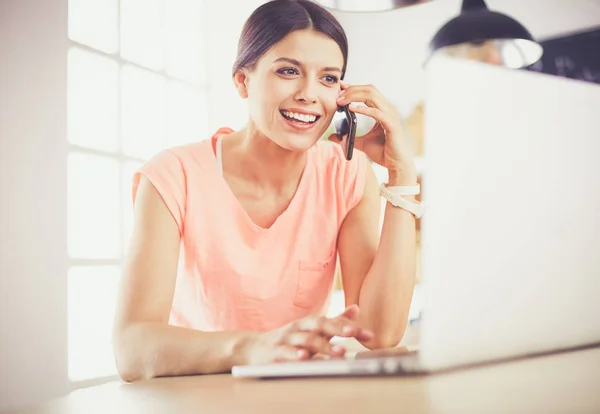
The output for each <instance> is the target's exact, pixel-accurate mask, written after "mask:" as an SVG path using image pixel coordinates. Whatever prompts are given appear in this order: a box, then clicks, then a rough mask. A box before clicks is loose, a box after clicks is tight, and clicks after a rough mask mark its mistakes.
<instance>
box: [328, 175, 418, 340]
mask: <svg viewBox="0 0 600 414" xmlns="http://www.w3.org/2000/svg"><path fill="white" fill-rule="evenodd" d="M400 181H402V182H400ZM415 182H416V178H415ZM390 185H408V184H407V182H405V180H404V179H402V180H396V178H395V177H393V176H390ZM380 200H381V199H380V196H379V190H378V183H377V179H376V177H375V174H374V173H373V170H372V169H371V168H370V167H369V168H367V178H366V181H365V189H364V193H363V197H362V199H361V201H360V202H359V203H358V204H357V205H356V207H355V208H354V209H353V210H352V211H351V212H350V213H349V214H348V216H347V217H346V220H345V221H344V224H343V225H342V228H341V230H340V236H339V253H340V262H341V267H342V283H343V287H344V292H345V296H346V306H348V305H350V304H353V303H357V304H358V305H359V307H360V321H361V324H362V326H364V327H366V328H368V329H370V330H372V331H373V332H374V333H375V336H374V338H373V339H372V340H370V341H367V342H364V345H365V346H367V347H368V348H371V349H373V348H387V347H393V346H396V345H397V344H398V343H399V342H400V341H401V340H402V336H403V335H404V331H405V329H406V324H407V321H408V313H409V310H410V303H411V301H412V294H413V289H414V283H415V272H416V267H415V266H416V263H415V261H416V257H415V255H416V228H415V218H414V216H413V215H412V214H411V213H409V212H407V211H405V210H403V209H400V208H397V207H393V206H391V205H389V203H388V205H387V206H386V209H385V216H384V221H383V229H382V232H381V237H379V234H378V233H379V231H378V228H379V211H380V207H381V201H380Z"/></svg>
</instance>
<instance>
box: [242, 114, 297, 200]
mask: <svg viewBox="0 0 600 414" xmlns="http://www.w3.org/2000/svg"><path fill="white" fill-rule="evenodd" d="M236 135H237V137H236V138H235V139H234V140H231V142H230V148H231V150H232V151H231V153H232V155H233V160H232V161H234V162H235V165H236V166H235V167H234V168H235V170H236V171H237V172H238V174H239V175H242V176H243V178H244V179H245V180H249V181H251V182H252V183H253V184H255V185H256V187H257V188H258V189H263V190H266V191H269V192H271V191H272V192H276V193H283V192H288V191H289V190H290V188H293V189H294V190H295V189H296V188H297V186H298V182H299V181H300V178H301V176H302V173H303V171H304V167H305V165H306V153H305V152H295V151H289V150H286V149H284V148H281V147H280V146H279V145H277V144H276V143H274V142H273V141H271V139H269V138H268V137H266V136H265V135H263V134H262V133H261V132H260V131H258V130H257V129H256V128H255V126H254V125H253V124H252V123H250V124H249V125H248V126H247V127H246V128H244V129H242V130H240V131H238V133H237V134H236ZM238 174H236V175H238Z"/></svg>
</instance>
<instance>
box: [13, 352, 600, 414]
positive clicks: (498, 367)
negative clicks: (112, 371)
mask: <svg viewBox="0 0 600 414" xmlns="http://www.w3.org/2000/svg"><path fill="white" fill-rule="evenodd" d="M279 411H281V412H285V413H286V414H295V413H302V414H306V413H311V414H312V413H347V414H351V413H398V412H406V413H488V412H494V413H600V348H592V349H585V350H580V351H573V352H567V353H560V354H554V355H547V356H541V357H535V358H529V359H523V360H515V361H510V362H505V363H501V364H492V365H487V366H481V367H476V368H469V369H464V370H459V371H453V372H448V373H444V374H435V375H429V376H420V377H395V378H335V379H295V380H270V381H263V380H248V379H236V378H233V377H231V375H208V376H190V377H179V378H157V379H153V380H149V381H145V382H139V383H134V384H124V383H121V382H113V383H109V384H105V385H101V386H97V387H92V388H87V389H82V390H78V391H75V392H73V393H71V394H70V395H68V396H66V397H64V398H60V399H57V400H54V401H51V402H49V403H47V404H44V405H40V406H36V407H31V408H28V409H24V410H20V411H16V412H15V413H19V414H67V413H68V414H73V413H85V414H93V413H102V414H107V413H111V414H121V413H122V414H137V413H140V414H149V413H169V414H173V413H177V414H184V413H194V414H198V413H261V414H262V413H271V412H279Z"/></svg>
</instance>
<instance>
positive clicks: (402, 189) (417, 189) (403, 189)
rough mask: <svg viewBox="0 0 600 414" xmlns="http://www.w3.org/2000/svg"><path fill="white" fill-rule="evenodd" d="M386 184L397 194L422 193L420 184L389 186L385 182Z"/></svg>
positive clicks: (386, 186)
mask: <svg viewBox="0 0 600 414" xmlns="http://www.w3.org/2000/svg"><path fill="white" fill-rule="evenodd" d="M384 186H385V188H387V189H388V190H390V191H391V192H392V193H394V194H397V195H399V196H406V195H417V194H420V193H421V186H420V185H419V184H415V185H396V186H388V185H387V184H384Z"/></svg>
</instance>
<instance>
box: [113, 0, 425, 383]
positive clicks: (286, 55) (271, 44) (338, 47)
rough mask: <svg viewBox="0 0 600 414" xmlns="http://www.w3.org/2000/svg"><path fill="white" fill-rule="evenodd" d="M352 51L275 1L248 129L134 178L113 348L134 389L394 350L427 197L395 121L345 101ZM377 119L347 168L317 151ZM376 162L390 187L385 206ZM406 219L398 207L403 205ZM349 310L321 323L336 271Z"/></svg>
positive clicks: (318, 13)
mask: <svg viewBox="0 0 600 414" xmlns="http://www.w3.org/2000/svg"><path fill="white" fill-rule="evenodd" d="M347 57H348V45H347V40H346V35H345V34H344V31H343V29H342V27H341V26H340V24H339V23H338V22H337V21H336V19H335V18H334V17H333V16H332V15H331V14H330V13H329V12H328V11H327V10H325V9H324V8H322V7H320V6H318V5H316V4H315V3H313V2H311V1H308V0H274V1H270V2H267V3H265V4H264V5H262V6H261V7H259V8H258V9H256V10H255V11H254V12H253V14H252V15H251V16H250V18H249V19H248V20H247V22H246V24H245V26H244V28H243V31H242V35H241V38H240V42H239V50H238V58H237V60H236V62H235V64H234V66H233V72H232V77H233V82H234V85H235V88H236V90H237V92H238V94H239V96H240V98H241V99H244V100H246V102H247V104H248V109H249V119H248V123H247V125H246V127H245V128H243V129H241V130H238V131H233V130H231V129H230V128H226V127H223V128H220V129H219V130H218V131H216V132H215V133H214V135H213V137H212V139H210V140H205V141H201V142H198V143H193V144H188V145H185V146H179V147H175V148H171V149H168V150H165V151H162V152H160V153H158V154H157V155H155V156H154V157H153V158H152V159H151V160H150V161H149V162H147V163H146V164H145V165H144V166H143V167H142V168H141V169H140V170H139V171H137V173H136V174H135V175H134V181H133V197H134V200H135V211H134V215H135V225H134V229H133V236H132V240H131V248H130V251H129V254H128V264H127V266H126V269H125V272H124V274H123V278H122V282H121V286H120V298H119V306H118V309H117V314H116V319H115V328H114V333H115V335H114V338H115V340H114V345H115V356H116V360H117V367H118V370H119V373H120V375H121V376H122V378H124V379H125V380H127V381H133V380H138V379H142V378H148V377H153V376H163V375H182V374H194V373H213V372H224V371H229V370H230V369H231V367H232V366H233V365H239V364H253V363H265V362H279V361H290V360H303V359H308V358H311V357H313V356H314V355H316V354H320V355H329V356H332V357H341V356H343V355H344V353H345V350H344V349H343V348H342V347H340V346H335V345H332V344H331V343H330V339H331V338H332V337H333V336H344V337H349V338H356V339H357V340H358V341H361V342H362V343H363V344H364V345H366V346H367V347H369V348H382V347H391V346H395V345H396V344H398V342H399V341H400V339H401V338H402V335H403V333H404V330H405V327H406V322H407V318H408V311H409V306H410V302H411V297H412V292H413V287H414V274H415V244H416V243H415V215H414V214H413V213H411V211H412V210H414V209H411V208H407V207H397V206H398V205H400V206H407V205H410V204H412V203H414V197H412V196H413V195H415V194H417V193H418V186H416V185H415V184H416V172H415V168H414V163H413V162H412V158H411V157H410V152H409V151H408V145H407V143H406V142H405V140H404V137H403V132H402V128H401V127H400V122H399V119H398V117H397V115H396V112H395V110H394V109H393V107H392V106H391V105H390V104H389V102H388V101H387V100H386V99H385V98H384V97H383V95H382V94H381V93H380V92H379V91H378V90H377V89H376V88H375V87H374V86H372V85H368V86H364V85H348V84H346V83H343V82H342V81H341V79H343V77H344V73H345V70H346V62H347ZM351 102H363V103H365V104H366V105H365V106H361V107H353V106H352V105H350V109H351V110H352V111H355V112H356V113H361V114H363V115H366V116H370V117H372V118H373V119H374V120H375V121H376V125H375V127H374V128H373V129H372V130H371V131H369V132H368V133H367V134H366V135H364V136H363V137H359V138H357V142H356V144H355V147H356V149H357V152H356V154H355V155H356V156H355V157H353V158H352V160H351V161H347V160H346V159H345V157H344V154H343V151H342V150H341V147H340V146H339V145H338V144H337V141H339V139H338V138H337V137H336V136H332V137H331V140H332V141H334V142H326V141H323V140H320V138H321V136H322V135H323V133H324V132H325V131H326V130H327V128H328V127H329V125H330V123H331V120H332V117H333V115H334V114H335V113H336V110H337V109H338V107H339V106H345V105H349V104H350V103H351ZM367 157H369V158H371V159H372V160H373V161H375V162H377V163H379V164H380V165H382V166H383V167H385V168H387V169H388V171H389V177H390V182H389V185H390V187H389V188H388V192H392V193H393V192H394V191H398V194H397V195H396V196H395V197H396V198H393V197H392V201H394V203H392V204H388V207H387V210H386V213H385V219H384V224H383V232H382V233H381V237H380V236H379V211H380V199H379V192H378V185H377V180H376V179H375V176H374V173H373V171H372V169H371V168H370V167H369V164H368V162H367ZM400 196H403V197H406V198H405V199H402V201H403V203H399V202H398V197H400ZM338 254H339V257H340V265H341V271H342V272H341V273H342V283H343V288H344V296H345V302H346V306H347V309H346V310H345V311H344V312H343V313H342V314H341V315H339V316H337V317H330V318H328V317H325V312H326V309H327V303H328V301H329V299H330V295H331V290H332V285H333V281H334V273H335V269H336V264H337V257H338Z"/></svg>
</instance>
